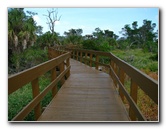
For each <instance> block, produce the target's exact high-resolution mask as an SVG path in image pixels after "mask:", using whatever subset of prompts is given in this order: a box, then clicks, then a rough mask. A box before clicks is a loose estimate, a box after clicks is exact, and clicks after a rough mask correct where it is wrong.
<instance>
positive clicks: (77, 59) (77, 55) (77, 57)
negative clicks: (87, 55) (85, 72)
mask: <svg viewBox="0 0 166 129" xmlns="http://www.w3.org/2000/svg"><path fill="white" fill-rule="evenodd" d="M76 53H77V56H76V59H77V60H78V51H76Z"/></svg>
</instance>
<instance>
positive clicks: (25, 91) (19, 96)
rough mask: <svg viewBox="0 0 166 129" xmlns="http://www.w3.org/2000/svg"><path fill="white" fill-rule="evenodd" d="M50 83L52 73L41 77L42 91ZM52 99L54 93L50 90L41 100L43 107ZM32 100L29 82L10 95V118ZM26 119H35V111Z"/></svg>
mask: <svg viewBox="0 0 166 129" xmlns="http://www.w3.org/2000/svg"><path fill="white" fill-rule="evenodd" d="M49 83H50V73H46V74H45V75H43V76H41V77H40V78H39V86H40V87H39V88H40V92H41V91H43V90H44V89H45V87H46V86H47V85H48V84H49ZM51 99H52V94H51V92H49V93H48V94H47V95H46V96H45V97H44V99H43V100H42V102H41V105H42V107H46V106H47V105H48V104H49V102H50V100H51ZM31 100H32V88H31V84H30V83H29V84H27V85H25V86H23V87H22V88H20V89H19V90H17V91H16V92H14V93H12V94H11V95H9V96H8V120H9V121H10V120H12V118H13V117H14V116H15V115H16V114H18V112H19V111H21V110H22V109H23V108H24V106H26V105H27V104H28V103H29V102H30V101H31ZM24 120H26V121H33V120H34V111H32V112H31V113H30V114H29V115H28V116H27V117H26V118H25V119H24Z"/></svg>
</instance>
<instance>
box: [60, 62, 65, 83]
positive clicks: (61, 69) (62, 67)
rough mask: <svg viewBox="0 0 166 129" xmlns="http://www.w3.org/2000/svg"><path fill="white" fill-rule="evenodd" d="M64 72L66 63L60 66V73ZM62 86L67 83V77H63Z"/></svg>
mask: <svg viewBox="0 0 166 129" xmlns="http://www.w3.org/2000/svg"><path fill="white" fill-rule="evenodd" d="M63 71H64V62H62V63H61V64H60V73H62V72H63ZM60 82H61V86H62V85H63V84H64V83H65V77H62V79H61V81H60Z"/></svg>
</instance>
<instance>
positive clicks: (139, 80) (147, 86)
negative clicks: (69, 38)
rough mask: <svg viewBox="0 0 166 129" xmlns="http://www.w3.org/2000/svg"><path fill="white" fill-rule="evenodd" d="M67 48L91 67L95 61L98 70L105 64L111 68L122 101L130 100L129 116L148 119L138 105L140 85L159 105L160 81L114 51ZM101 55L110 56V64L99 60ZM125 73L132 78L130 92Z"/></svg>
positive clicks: (72, 55) (74, 56) (133, 118)
mask: <svg viewBox="0 0 166 129" xmlns="http://www.w3.org/2000/svg"><path fill="white" fill-rule="evenodd" d="M63 49H64V48H63ZM65 50H67V51H70V52H71V53H72V54H71V57H72V58H74V59H76V60H78V61H80V62H84V63H85V64H87V65H90V66H91V67H92V63H94V64H95V68H96V69H97V70H98V67H99V65H101V66H105V67H107V68H108V69H109V70H110V73H109V74H110V75H111V77H112V78H113V81H114V83H115V85H116V86H117V84H118V86H119V95H120V96H121V99H122V101H124V96H125V97H126V99H127V100H128V102H129V106H130V108H129V117H130V118H131V120H137V119H138V120H146V118H145V117H144V116H143V115H142V113H141V111H140V110H139V109H138V107H137V91H138V87H140V88H141V89H142V90H143V91H144V92H145V93H146V94H147V95H148V96H149V97H150V98H151V99H152V100H153V101H154V102H155V103H156V104H157V105H158V82H157V81H155V80H154V79H152V78H150V77H149V76H147V75H146V74H144V73H143V72H141V71H139V70H138V69H136V68H135V67H133V66H131V65H130V64H128V63H126V62H125V61H123V60H121V59H119V58H118V57H116V56H115V55H113V54H112V53H108V52H101V51H94V50H86V49H72V48H65ZM100 56H104V57H108V58H109V59H110V64H104V63H101V62H99V58H100ZM94 58H95V60H94ZM125 74H127V75H128V76H129V77H130V78H131V86H130V94H129V93H128V92H127V90H126V89H125V87H124V80H125V78H124V76H125Z"/></svg>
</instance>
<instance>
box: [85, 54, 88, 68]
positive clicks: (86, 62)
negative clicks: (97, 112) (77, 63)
mask: <svg viewBox="0 0 166 129" xmlns="http://www.w3.org/2000/svg"><path fill="white" fill-rule="evenodd" d="M87 54H88V53H85V64H86V65H87V64H88V61H87Z"/></svg>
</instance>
